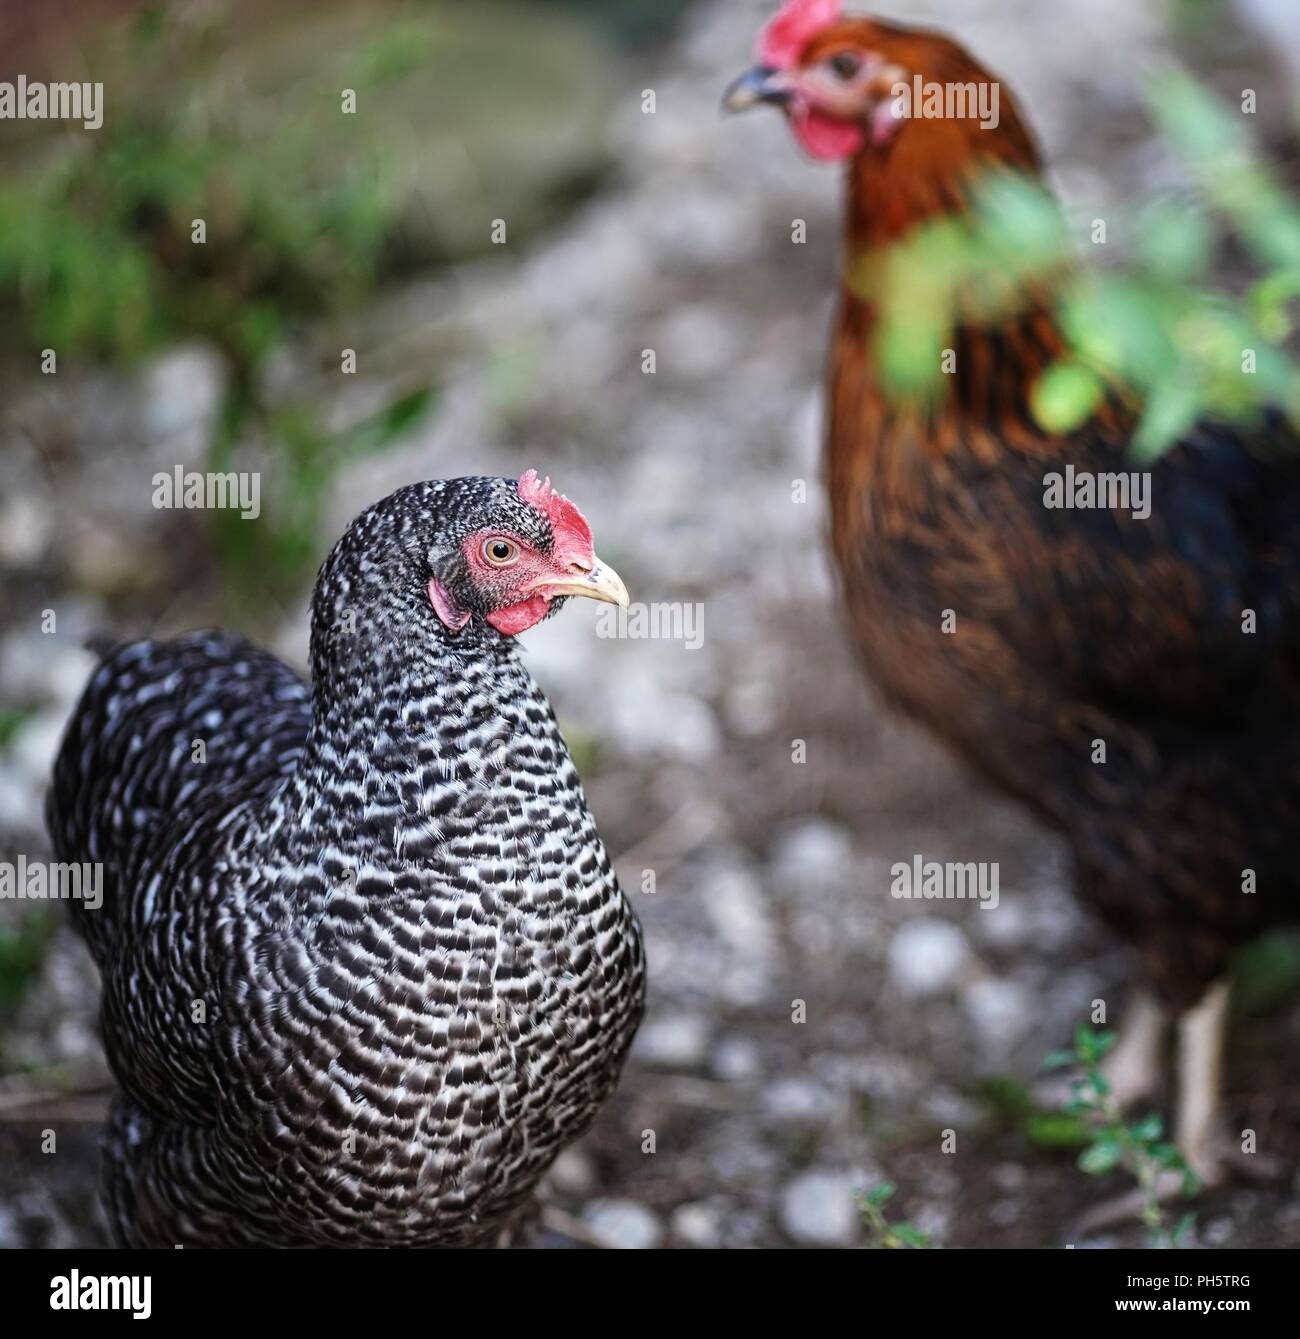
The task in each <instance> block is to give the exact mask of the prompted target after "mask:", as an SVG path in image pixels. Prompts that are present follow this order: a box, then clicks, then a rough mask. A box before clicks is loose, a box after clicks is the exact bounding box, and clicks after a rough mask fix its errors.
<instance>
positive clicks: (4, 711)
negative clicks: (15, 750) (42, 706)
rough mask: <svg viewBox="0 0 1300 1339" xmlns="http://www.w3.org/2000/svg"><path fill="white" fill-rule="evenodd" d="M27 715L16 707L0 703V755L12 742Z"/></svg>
mask: <svg viewBox="0 0 1300 1339" xmlns="http://www.w3.org/2000/svg"><path fill="white" fill-rule="evenodd" d="M27 716H28V713H27V712H26V711H23V710H21V709H20V708H18V707H12V706H9V705H7V704H4V703H0V753H3V752H4V750H5V749H7V748H8V747H9V745H10V744H11V743H12V742H13V739H14V736H15V735H17V733H18V729H19V727H20V726H21V725H22V723H23V722H24V721H25V720H26V719H27Z"/></svg>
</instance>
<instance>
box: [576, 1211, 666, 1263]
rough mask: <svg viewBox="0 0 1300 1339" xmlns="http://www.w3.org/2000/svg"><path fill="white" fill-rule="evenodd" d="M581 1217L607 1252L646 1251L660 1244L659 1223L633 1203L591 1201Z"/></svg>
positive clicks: (660, 1225)
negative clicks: (607, 1249)
mask: <svg viewBox="0 0 1300 1339" xmlns="http://www.w3.org/2000/svg"><path fill="white" fill-rule="evenodd" d="M582 1217H583V1221H584V1222H585V1223H586V1224H587V1226H588V1227H589V1228H590V1229H591V1231H592V1233H593V1235H594V1236H595V1237H596V1239H597V1240H598V1241H599V1242H600V1244H601V1245H602V1246H605V1247H607V1248H609V1249H610V1250H615V1251H650V1250H654V1248H655V1247H656V1246H658V1245H659V1244H660V1242H662V1241H663V1236H664V1229H663V1225H662V1224H661V1223H660V1221H659V1219H658V1218H656V1217H655V1215H654V1214H653V1213H651V1212H650V1210H649V1209H647V1208H646V1207H645V1205H644V1204H637V1203H636V1202H635V1201H634V1200H593V1201H592V1202H591V1203H590V1204H589V1205H587V1207H586V1209H584V1210H583V1214H582Z"/></svg>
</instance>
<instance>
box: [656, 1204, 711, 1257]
mask: <svg viewBox="0 0 1300 1339" xmlns="http://www.w3.org/2000/svg"><path fill="white" fill-rule="evenodd" d="M668 1227H669V1230H670V1231H671V1232H672V1234H673V1236H674V1237H678V1238H680V1240H682V1241H684V1242H685V1243H686V1244H687V1245H688V1246H695V1247H699V1248H702V1249H708V1248H709V1247H713V1246H717V1245H718V1244H719V1242H720V1241H721V1240H722V1215H721V1214H720V1213H719V1212H718V1211H717V1209H715V1208H714V1207H713V1206H712V1205H710V1204H681V1205H678V1207H677V1208H676V1209H674V1210H673V1216H672V1218H670V1219H669V1222H668Z"/></svg>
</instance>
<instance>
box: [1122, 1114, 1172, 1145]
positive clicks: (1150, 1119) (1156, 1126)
mask: <svg viewBox="0 0 1300 1339" xmlns="http://www.w3.org/2000/svg"><path fill="white" fill-rule="evenodd" d="M1164 1128H1165V1127H1164V1121H1162V1120H1161V1119H1160V1117H1159V1116H1158V1115H1156V1114H1155V1113H1154V1112H1153V1113H1152V1114H1151V1115H1149V1116H1143V1117H1142V1119H1141V1120H1139V1121H1135V1122H1134V1123H1133V1124H1132V1125H1130V1126H1129V1127H1128V1132H1129V1136H1130V1138H1132V1139H1134V1140H1135V1141H1136V1142H1137V1143H1139V1144H1149V1143H1151V1141H1152V1140H1155V1139H1159V1138H1160V1136H1161V1134H1162V1133H1163V1132H1164Z"/></svg>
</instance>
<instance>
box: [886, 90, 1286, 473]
mask: <svg viewBox="0 0 1300 1339" xmlns="http://www.w3.org/2000/svg"><path fill="white" fill-rule="evenodd" d="M1149 102H1150V106H1151V109H1152V112H1153V115H1154V116H1155V119H1156V121H1157V123H1158V125H1159V126H1160V129H1161V131H1162V133H1163V135H1164V137H1165V139H1166V141H1167V142H1168V143H1169V144H1170V146H1171V147H1172V148H1173V150H1174V151H1175V152H1176V153H1177V154H1178V155H1179V157H1180V158H1181V159H1182V161H1183V162H1184V164H1185V166H1186V169H1187V172H1188V175H1189V177H1190V179H1191V182H1192V185H1193V190H1194V196H1193V198H1191V199H1187V200H1181V199H1180V200H1175V199H1159V198H1157V199H1155V200H1153V201H1151V202H1150V203H1148V204H1146V205H1144V206H1143V207H1142V208H1141V209H1140V210H1138V211H1136V213H1135V214H1134V215H1133V216H1132V217H1131V218H1130V219H1128V220H1120V219H1113V220H1108V221H1107V223H1108V231H1109V234H1110V236H1111V237H1112V238H1115V237H1118V236H1121V235H1123V234H1122V233H1121V227H1120V225H1121V223H1125V224H1126V225H1127V226H1126V227H1125V229H1124V232H1125V233H1127V234H1128V235H1131V236H1132V237H1133V238H1134V239H1135V240H1134V245H1133V247H1132V248H1131V251H1132V254H1131V255H1130V256H1129V257H1128V263H1127V264H1126V266H1125V267H1123V268H1120V267H1115V268H1113V269H1107V270H1101V269H1098V268H1081V267H1079V265H1078V264H1077V260H1078V257H1077V250H1076V248H1075V246H1074V244H1073V240H1072V239H1071V237H1070V234H1069V230H1068V229H1067V226H1066V222H1065V220H1064V218H1063V216H1062V214H1061V211H1060V208H1059V205H1058V204H1057V202H1056V201H1055V199H1054V198H1053V197H1052V196H1051V195H1050V193H1049V192H1048V191H1047V190H1046V189H1045V188H1044V187H1043V186H1042V185H1041V184H1039V183H1038V182H1036V181H1031V180H1029V179H1027V178H1024V177H1021V176H1016V175H1011V174H1008V173H1006V172H994V173H990V174H989V175H988V176H986V177H985V178H984V179H982V180H981V181H980V182H979V183H978V184H977V188H976V192H975V205H974V208H973V210H972V212H971V214H970V216H969V217H967V218H963V219H954V218H944V219H941V220H938V221H936V222H934V223H932V224H929V225H927V226H925V227H923V228H922V229H920V230H919V231H918V233H917V234H916V235H915V236H914V237H913V238H911V239H909V240H908V241H907V242H906V243H904V244H902V245H900V246H898V247H896V248H894V250H893V251H892V253H890V254H888V255H887V256H885V257H884V258H883V260H880V259H877V260H874V261H869V262H868V264H869V265H871V264H875V265H877V266H879V267H881V268H878V269H876V270H872V269H867V270H865V271H864V272H863V273H862V274H861V276H860V281H861V282H862V283H863V284H864V285H866V286H868V287H870V288H871V289H872V290H874V291H875V292H877V293H879V295H880V308H881V322H880V326H879V328H878V332H877V336H876V338H877V339H878V341H879V344H878V358H879V363H880V366H881V369H882V378H883V381H884V384H885V386H886V388H887V390H888V391H889V392H890V393H891V395H892V396H894V397H895V398H896V399H898V400H902V401H912V402H919V403H922V404H929V403H934V402H935V401H937V400H938V398H939V397H941V396H942V394H943V391H944V378H943V374H942V372H941V369H940V361H941V353H942V351H943V349H944V348H946V347H949V346H950V343H951V336H952V331H953V329H954V326H955V325H956V324H958V323H972V324H977V325H978V324H996V323H998V322H1000V321H1003V320H1005V319H1007V318H1008V317H1010V316H1011V315H1012V314H1014V313H1015V312H1016V311H1018V310H1023V309H1024V308H1026V307H1028V306H1030V305H1032V304H1033V303H1035V302H1036V301H1037V302H1043V301H1046V302H1049V303H1050V304H1053V305H1054V306H1055V310H1056V314H1057V318H1058V321H1059V324H1060V327H1061V329H1062V332H1063V334H1064V335H1065V339H1066V344H1067V348H1068V349H1069V350H1070V353H1069V355H1068V356H1067V357H1066V358H1065V359H1063V360H1062V361H1061V362H1060V363H1058V364H1057V365H1056V366H1054V367H1052V368H1051V369H1049V370H1048V371H1047V372H1046V373H1045V374H1044V375H1043V376H1042V377H1041V378H1040V379H1039V382H1038V383H1037V385H1036V386H1035V388H1034V392H1033V395H1032V397H1031V399H1032V402H1031V409H1032V411H1033V413H1034V415H1035V417H1036V418H1037V420H1038V422H1039V424H1040V425H1041V426H1042V427H1043V428H1044V429H1045V430H1046V431H1048V432H1052V433H1068V432H1071V431H1073V430H1074V429H1076V428H1078V427H1080V426H1082V425H1083V424H1084V423H1086V422H1087V420H1088V419H1089V418H1090V416H1091V415H1092V413H1093V412H1094V411H1095V410H1096V408H1097V407H1098V405H1099V404H1100V402H1101V400H1102V397H1103V396H1105V395H1107V394H1108V393H1109V392H1111V391H1114V392H1115V393H1117V394H1120V395H1121V396H1123V397H1125V398H1127V399H1131V400H1132V401H1133V402H1135V403H1136V404H1137V405H1139V406H1140V409H1141V413H1140V417H1139V422H1138V427H1137V432H1136V438H1135V442H1134V447H1135V451H1136V454H1137V455H1138V457H1139V458H1141V459H1147V460H1149V459H1151V458H1153V457H1154V456H1156V455H1158V454H1159V453H1160V452H1161V451H1163V450H1164V449H1166V448H1167V447H1168V446H1170V445H1171V444H1172V443H1173V442H1174V441H1176V440H1177V439H1178V437H1179V436H1180V435H1181V434H1182V433H1184V432H1185V431H1186V430H1187V429H1188V428H1189V427H1190V426H1191V425H1192V424H1193V423H1195V422H1196V421H1197V420H1198V419H1200V418H1202V417H1213V418H1217V419H1221V420H1225V421H1229V422H1234V423H1239V424H1247V425H1248V424H1250V423H1251V422H1254V421H1256V420H1257V419H1258V417H1259V415H1260V414H1261V412H1262V411H1263V409H1264V408H1265V407H1268V406H1272V407H1276V408H1279V409H1281V410H1282V411H1283V412H1284V413H1286V414H1287V415H1288V416H1289V417H1290V418H1291V419H1292V421H1293V422H1300V370H1298V369H1297V367H1296V364H1295V362H1294V360H1293V358H1292V357H1291V356H1290V354H1289V352H1288V349H1287V345H1288V342H1289V341H1290V339H1291V336H1292V334H1293V329H1294V302H1295V299H1296V298H1297V296H1300V204H1297V202H1296V201H1295V200H1294V199H1293V198H1291V197H1290V196H1289V195H1288V194H1287V192H1286V191H1285V190H1284V189H1283V187H1282V186H1281V185H1280V184H1279V183H1278V181H1277V178H1276V176H1275V174H1274V173H1273V171H1272V170H1271V169H1270V168H1269V166H1268V165H1267V164H1266V163H1264V162H1263V161H1261V159H1260V158H1259V157H1258V156H1257V155H1256V153H1255V152H1254V150H1253V149H1252V146H1251V143H1250V139H1249V136H1248V135H1247V133H1246V131H1245V129H1244V128H1243V116H1242V114H1241V113H1239V112H1235V111H1233V110H1231V109H1229V108H1227V107H1225V106H1224V105H1223V104H1222V103H1220V102H1218V101H1217V100H1216V99H1215V98H1214V97H1212V96H1211V95H1210V94H1209V93H1207V92H1206V91H1205V90H1204V89H1202V88H1201V87H1200V86H1199V85H1198V84H1197V83H1196V82H1195V81H1194V80H1193V79H1191V78H1190V77H1189V76H1187V75H1186V74H1183V73H1181V72H1168V73H1166V74H1165V75H1163V76H1162V77H1161V78H1159V79H1157V80H1155V81H1154V82H1153V83H1152V84H1151V87H1150V90H1149ZM1227 241H1232V242H1234V243H1237V244H1238V249H1239V250H1240V251H1241V252H1242V254H1243V256H1244V258H1245V261H1246V264H1247V265H1248V267H1249V270H1250V277H1249V283H1248V285H1247V286H1246V289H1245V292H1244V294H1241V295H1239V296H1238V295H1233V294H1230V293H1228V292H1225V291H1224V286H1223V283H1222V280H1221V277H1220V273H1219V271H1221V269H1222V268H1223V265H1222V253H1223V251H1224V247H1223V246H1222V245H1220V244H1221V243H1222V242H1227ZM1247 351H1250V357H1251V358H1253V370H1252V369H1251V367H1250V364H1249V360H1248V358H1247Z"/></svg>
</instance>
